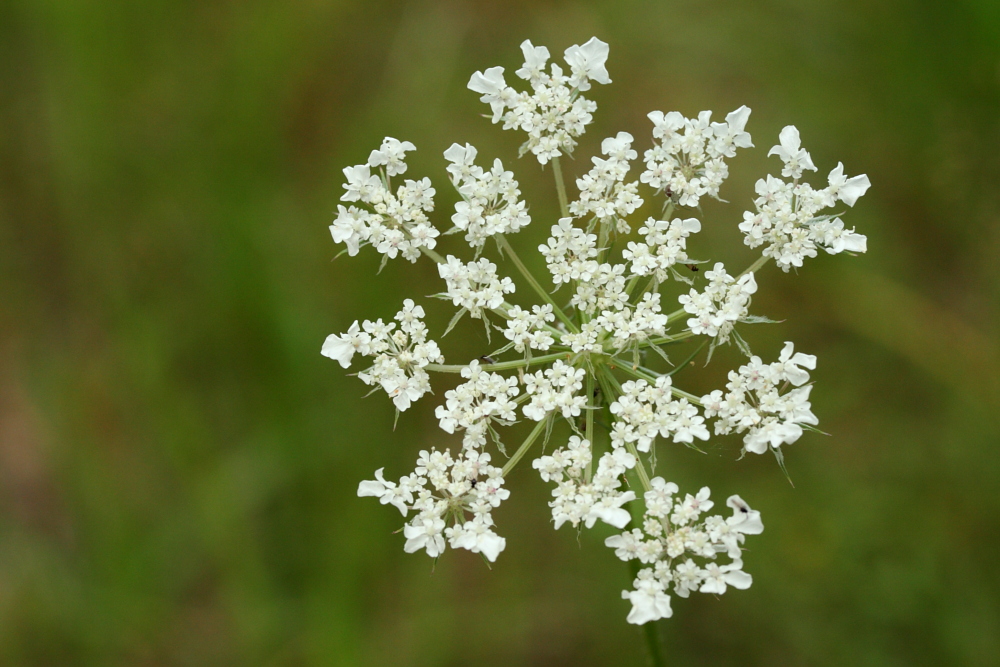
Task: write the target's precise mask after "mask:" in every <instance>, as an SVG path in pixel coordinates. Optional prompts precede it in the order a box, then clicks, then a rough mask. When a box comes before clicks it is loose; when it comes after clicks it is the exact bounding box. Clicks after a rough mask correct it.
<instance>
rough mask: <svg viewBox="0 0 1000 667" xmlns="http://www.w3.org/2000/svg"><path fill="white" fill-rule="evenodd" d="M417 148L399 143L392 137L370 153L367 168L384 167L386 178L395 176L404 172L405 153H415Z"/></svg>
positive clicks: (407, 142) (407, 143)
mask: <svg viewBox="0 0 1000 667" xmlns="http://www.w3.org/2000/svg"><path fill="white" fill-rule="evenodd" d="M415 150H417V147H416V146H414V145H413V144H412V143H410V142H409V141H399V140H398V139H393V138H392V137H386V138H385V139H383V140H382V146H381V147H380V148H379V149H378V150H374V151H372V152H371V155H369V156H368V166H369V167H381V166H385V173H386V175H388V176H390V177H391V176H397V175H399V174H402V173H404V172H406V163H405V162H403V160H404V158H405V157H406V152H407V151H415Z"/></svg>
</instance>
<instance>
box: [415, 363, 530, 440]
mask: <svg viewBox="0 0 1000 667" xmlns="http://www.w3.org/2000/svg"><path fill="white" fill-rule="evenodd" d="M462 377H463V378H466V379H467V380H468V382H464V383H462V384H460V385H458V386H457V387H455V388H454V389H450V390H448V391H447V392H445V394H444V398H445V405H439V406H438V407H437V410H436V411H435V413H434V414H435V415H436V416H437V418H438V420H439V422H440V426H441V430H442V431H444V432H446V433H454V432H455V431H456V430H464V431H465V436H464V439H463V445H464V446H465V448H467V449H475V448H481V447H484V446H485V445H486V435H487V433H488V432H489V429H490V426H491V422H493V421H497V422H499V423H501V424H513V423H514V422H515V421H517V415H516V414H515V409H516V407H517V404H516V403H514V401H512V400H511V399H512V398H514V397H515V396H517V395H518V394H519V393H520V389H519V388H518V386H517V377H514V376H511V377H504V376H503V375H500V374H499V373H488V372H486V371H484V370H482V367H481V366H480V363H479V360H478V359H474V360H472V362H470V363H469V365H468V366H466V367H465V368H463V369H462Z"/></svg>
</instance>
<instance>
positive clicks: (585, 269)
mask: <svg viewBox="0 0 1000 667" xmlns="http://www.w3.org/2000/svg"><path fill="white" fill-rule="evenodd" d="M550 231H551V233H552V236H550V237H549V240H548V241H547V242H546V243H545V244H543V245H540V246H538V252H540V253H542V256H543V257H545V263H546V264H547V265H548V267H549V273H550V274H552V282H554V283H555V284H556V285H561V284H563V283H568V282H570V281H571V280H575V281H577V282H579V283H589V282H590V280H591V278H593V276H594V274H595V273H596V272H597V267H598V265H599V264H598V262H597V261H596V260H595V259H594V258H595V257H597V235H596V234H589V233H587V232H585V231H584V230H582V229H580V228H579V227H574V226H573V218H559V222H558V223H557V224H555V225H552V229H551V230H550Z"/></svg>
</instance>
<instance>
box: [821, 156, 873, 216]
mask: <svg viewBox="0 0 1000 667" xmlns="http://www.w3.org/2000/svg"><path fill="white" fill-rule="evenodd" d="M829 183H830V185H829V187H828V188H827V191H828V192H829V193H830V196H831V197H835V198H837V199H839V200H840V201H842V202H844V203H845V204H847V205H848V206H854V204H855V202H857V201H858V199H859V198H860V197H862V196H863V195H864V194H865V193H866V192H868V188H870V187H871V186H872V184H871V181H869V180H868V176H867V175H866V174H861V175H860V176H853V177H851V178H847V177H846V176H844V163H843V162H838V163H837V166H836V167H834V169H833V171H831V172H830V176H829Z"/></svg>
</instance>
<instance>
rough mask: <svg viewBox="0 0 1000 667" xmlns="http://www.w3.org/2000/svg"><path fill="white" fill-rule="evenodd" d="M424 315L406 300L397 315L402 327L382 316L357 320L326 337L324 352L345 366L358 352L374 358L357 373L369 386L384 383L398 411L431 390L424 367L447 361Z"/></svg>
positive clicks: (419, 308)
mask: <svg viewBox="0 0 1000 667" xmlns="http://www.w3.org/2000/svg"><path fill="white" fill-rule="evenodd" d="M423 316H424V309H423V307H422V306H416V305H414V303H413V300H412V299H406V300H405V301H404V302H403V309H402V310H401V311H399V312H398V313H397V314H396V319H397V320H398V321H399V329H396V323H395V322H382V320H381V319H379V320H375V321H374V322H369V321H368V320H365V321H364V323H363V324H362V325H361V328H358V323H357V321H355V322H354V324H352V325H351V328H350V329H348V330H347V333H344V334H342V335H340V336H338V335H336V334H330V335H329V336H327V338H326V340H325V341H324V342H323V349H322V354H323V356H325V357H329V358H331V359H334V360H336V361H338V362H339V363H340V365H341V366H342V367H344V368H347V367H348V366H350V365H351V359H352V358H353V357H354V354H355V353H358V354H360V355H362V356H364V357H375V361H374V363H373V364H372V366H371V367H369V368H368V369H367V370H364V371H361V372H360V373H358V377H359V378H361V380H362V382H364V383H365V384H367V385H379V386H381V387H382V389H383V390H385V393H387V394H388V395H389V396H390V398H392V402H393V404H395V406H396V409H397V410H400V411H403V410H406V409H407V408H408V407H410V403H412V402H413V401H415V400H417V399H419V398H420V397H421V396H423V395H424V394H426V393H427V392H429V391H430V390H431V383H430V377H429V376H428V375H427V371H425V370H424V368H425V367H426V366H427V365H428V364H431V363H441V362H443V361H444V357H443V356H442V355H441V350H440V348H438V344H437V343H435V342H434V341H432V340H427V327H426V326H425V325H424V323H423V322H422V321H421V319H420V318H422V317H423Z"/></svg>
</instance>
